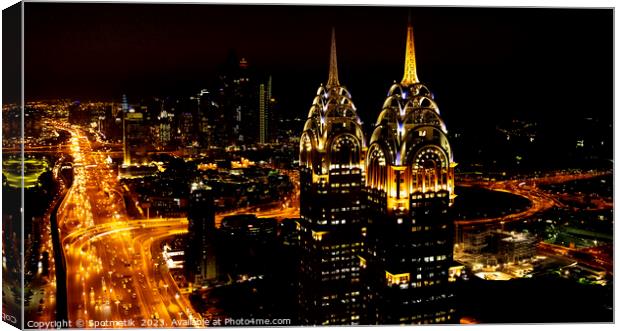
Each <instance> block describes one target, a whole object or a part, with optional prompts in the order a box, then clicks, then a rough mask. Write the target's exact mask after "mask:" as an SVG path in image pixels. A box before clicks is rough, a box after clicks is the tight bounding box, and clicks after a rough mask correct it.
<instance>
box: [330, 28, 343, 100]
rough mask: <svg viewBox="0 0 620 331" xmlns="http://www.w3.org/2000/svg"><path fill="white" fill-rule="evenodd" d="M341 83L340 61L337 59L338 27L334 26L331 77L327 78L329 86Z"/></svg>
mask: <svg viewBox="0 0 620 331" xmlns="http://www.w3.org/2000/svg"><path fill="white" fill-rule="evenodd" d="M339 85H340V82H339V81H338V62H337V59H336V29H334V28H332V49H331V52H330V54H329V78H328V79H327V88H330V87H333V86H339Z"/></svg>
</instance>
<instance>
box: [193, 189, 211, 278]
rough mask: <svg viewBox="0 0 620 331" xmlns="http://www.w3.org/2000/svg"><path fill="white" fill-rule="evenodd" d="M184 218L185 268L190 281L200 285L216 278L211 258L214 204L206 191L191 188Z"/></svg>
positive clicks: (209, 190) (208, 191) (209, 191)
mask: <svg viewBox="0 0 620 331" xmlns="http://www.w3.org/2000/svg"><path fill="white" fill-rule="evenodd" d="M187 219H188V221H189V225H188V236H187V245H186V247H187V248H186V251H185V257H186V261H185V269H186V273H187V275H188V277H189V279H191V280H192V281H195V282H197V283H201V282H204V281H208V280H212V279H215V278H217V276H218V275H217V272H218V271H217V262H216V257H215V245H216V244H215V240H216V233H215V231H216V230H215V205H214V203H213V195H212V192H211V189H210V188H205V187H197V188H193V189H192V192H191V194H190V200H189V208H188V214H187Z"/></svg>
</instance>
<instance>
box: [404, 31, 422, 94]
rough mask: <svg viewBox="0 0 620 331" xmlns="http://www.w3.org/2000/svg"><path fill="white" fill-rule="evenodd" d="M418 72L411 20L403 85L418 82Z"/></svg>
mask: <svg viewBox="0 0 620 331" xmlns="http://www.w3.org/2000/svg"><path fill="white" fill-rule="evenodd" d="M418 82H419V80H418V72H417V71H416V65H415V46H414V44H413V26H412V25H411V22H409V23H408V24H407V46H406V50H405V74H404V75H403V80H402V81H401V84H402V85H411V84H415V83H418Z"/></svg>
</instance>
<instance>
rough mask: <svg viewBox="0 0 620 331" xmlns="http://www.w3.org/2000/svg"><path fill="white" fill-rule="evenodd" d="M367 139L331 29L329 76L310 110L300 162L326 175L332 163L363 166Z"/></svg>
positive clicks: (301, 146)
mask: <svg viewBox="0 0 620 331" xmlns="http://www.w3.org/2000/svg"><path fill="white" fill-rule="evenodd" d="M365 141H366V140H365V139H364V133H363V132H362V122H361V120H360V118H359V117H358V116H357V110H356V108H355V105H354V104H353V101H352V100H351V94H350V93H349V91H347V89H346V87H344V86H342V85H340V82H339V81H338V64H337V60H336V33H335V31H334V29H332V38H331V50H330V61H329V77H328V79H327V83H326V84H325V85H322V84H321V86H320V87H319V88H318V90H317V93H316V96H315V97H314V100H313V101H312V106H311V107H310V110H309V112H308V118H307V119H306V124H305V125H304V131H303V133H302V136H301V139H300V162H299V163H300V165H301V166H303V167H306V168H311V169H312V171H313V173H314V174H315V175H320V176H327V175H328V173H329V169H330V167H332V166H337V167H340V166H346V167H349V166H359V167H363V160H362V156H361V151H362V150H363V149H364V148H365V147H366V142H365ZM346 151H349V152H346ZM313 180H314V179H313Z"/></svg>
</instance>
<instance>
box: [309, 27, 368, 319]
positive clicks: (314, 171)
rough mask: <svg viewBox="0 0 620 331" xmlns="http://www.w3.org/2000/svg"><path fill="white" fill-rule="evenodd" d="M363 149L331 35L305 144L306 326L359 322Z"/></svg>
mask: <svg viewBox="0 0 620 331" xmlns="http://www.w3.org/2000/svg"><path fill="white" fill-rule="evenodd" d="M364 150H365V140H364V134H363V133H362V129H361V122H360V119H359V117H358V116H357V113H356V109H355V106H354V105H353V102H352V101H351V95H350V94H349V92H348V91H347V89H346V88H345V87H344V86H342V85H340V82H339V81H338V68H337V64H336V40H335V35H334V33H333V32H332V44H331V56H330V68H329V79H328V81H327V84H326V85H325V86H323V85H321V86H320V87H319V89H318V91H317V95H316V97H315V98H314V101H313V103H312V106H311V107H310V111H309V114H308V119H307V120H306V124H305V127H304V131H303V133H302V135H301V138H300V151H299V162H300V167H301V169H300V181H301V222H300V223H301V247H302V257H301V262H300V275H301V278H300V296H299V301H300V302H299V303H300V308H301V315H300V320H301V323H302V324H309V325H328V324H340V325H342V324H358V323H359V320H360V314H361V313H362V311H361V295H360V282H359V263H358V254H359V252H360V250H361V247H362V243H361V241H362V240H361V208H362V200H363V186H364V177H363V171H364V169H363V168H364V165H363V156H362V155H363V153H364Z"/></svg>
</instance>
